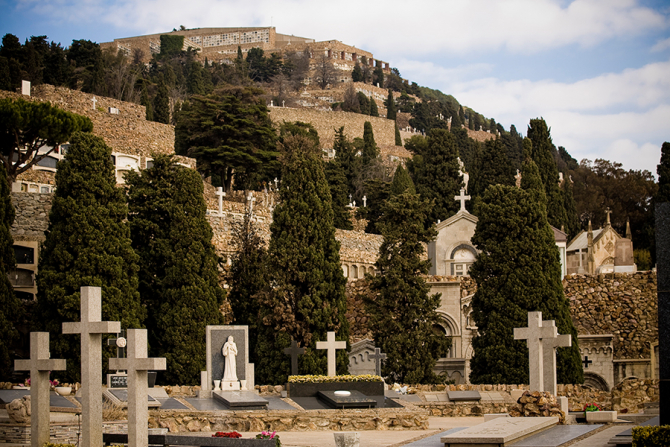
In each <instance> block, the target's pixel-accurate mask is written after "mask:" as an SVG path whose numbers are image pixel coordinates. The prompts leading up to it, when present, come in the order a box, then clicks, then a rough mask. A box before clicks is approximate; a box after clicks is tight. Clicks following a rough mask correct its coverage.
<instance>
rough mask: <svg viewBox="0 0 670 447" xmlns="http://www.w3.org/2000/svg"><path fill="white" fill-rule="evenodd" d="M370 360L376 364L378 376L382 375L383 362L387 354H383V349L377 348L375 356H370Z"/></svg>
mask: <svg viewBox="0 0 670 447" xmlns="http://www.w3.org/2000/svg"><path fill="white" fill-rule="evenodd" d="M368 358H369V359H370V360H374V362H375V374H377V375H378V376H381V375H382V360H386V354H384V353H383V352H382V350H381V349H379V348H375V353H374V354H368Z"/></svg>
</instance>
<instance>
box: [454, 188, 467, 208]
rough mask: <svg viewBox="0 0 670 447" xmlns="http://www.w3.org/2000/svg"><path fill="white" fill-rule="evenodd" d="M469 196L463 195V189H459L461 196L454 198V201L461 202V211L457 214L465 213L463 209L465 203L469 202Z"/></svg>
mask: <svg viewBox="0 0 670 447" xmlns="http://www.w3.org/2000/svg"><path fill="white" fill-rule="evenodd" d="M470 198H471V197H470V196H466V195H465V188H461V195H460V196H454V200H460V201H461V210H460V211H459V212H464V211H466V209H465V201H466V200H470Z"/></svg>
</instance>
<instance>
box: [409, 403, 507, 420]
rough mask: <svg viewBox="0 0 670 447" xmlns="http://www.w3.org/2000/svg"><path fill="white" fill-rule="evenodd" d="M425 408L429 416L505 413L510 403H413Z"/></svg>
mask: <svg viewBox="0 0 670 447" xmlns="http://www.w3.org/2000/svg"><path fill="white" fill-rule="evenodd" d="M415 405H416V406H418V407H421V408H425V409H426V410H428V411H429V412H430V415H431V416H444V417H460V416H483V415H485V414H496V413H507V412H508V411H509V409H510V407H511V405H509V404H506V403H479V402H477V403H474V402H456V403H445V402H440V403H437V402H424V403H421V404H415Z"/></svg>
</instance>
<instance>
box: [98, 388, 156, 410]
mask: <svg viewBox="0 0 670 447" xmlns="http://www.w3.org/2000/svg"><path fill="white" fill-rule="evenodd" d="M103 396H105V397H106V398H107V399H109V400H110V401H111V402H113V403H115V404H116V405H119V406H122V407H124V408H125V407H127V406H128V390H127V389H125V388H107V389H106V390H105V391H104V392H103ZM147 406H148V407H150V408H158V407H160V406H161V403H160V402H159V401H158V400H156V399H154V398H153V397H151V396H147Z"/></svg>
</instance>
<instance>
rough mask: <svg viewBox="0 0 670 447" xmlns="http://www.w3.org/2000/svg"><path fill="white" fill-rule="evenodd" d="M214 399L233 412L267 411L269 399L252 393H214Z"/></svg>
mask: <svg viewBox="0 0 670 447" xmlns="http://www.w3.org/2000/svg"><path fill="white" fill-rule="evenodd" d="M212 397H213V398H214V399H215V400H218V401H219V402H222V403H223V404H224V405H225V406H227V407H228V408H230V409H231V410H242V409H244V410H265V409H267V407H268V401H267V399H264V398H262V397H261V396H259V395H258V394H256V393H254V392H252V391H214V392H212Z"/></svg>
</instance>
